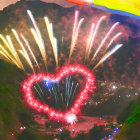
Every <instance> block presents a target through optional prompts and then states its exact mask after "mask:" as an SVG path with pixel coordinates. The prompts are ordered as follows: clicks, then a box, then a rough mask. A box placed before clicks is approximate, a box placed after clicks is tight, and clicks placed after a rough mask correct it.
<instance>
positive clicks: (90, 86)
mask: <svg viewBox="0 0 140 140" xmlns="http://www.w3.org/2000/svg"><path fill="white" fill-rule="evenodd" d="M75 73H78V74H80V75H82V76H83V77H84V78H85V85H84V87H83V89H82V90H81V91H80V92H79V93H78V96H77V97H76V99H75V101H74V104H73V105H72V106H71V107H70V108H69V109H66V110H65V111H64V112H62V111H58V110H55V109H53V108H52V107H50V106H49V105H48V104H45V103H41V102H40V101H39V100H37V99H36V98H35V95H34V93H33V91H32V90H31V89H32V87H33V86H34V85H35V83H37V82H41V81H43V80H46V81H47V80H49V81H54V82H58V81H61V80H62V79H63V78H64V77H65V76H70V75H72V74H75ZM68 82H70V80H67V86H68V85H69V84H68ZM94 84H95V76H94V75H93V74H92V72H91V71H90V70H89V69H87V68H86V67H84V66H81V65H69V66H66V67H62V68H61V70H60V71H59V72H57V74H56V75H55V76H54V75H47V76H46V75H45V74H41V73H39V74H35V73H34V74H32V75H30V77H29V78H28V79H26V80H25V81H24V82H23V84H22V90H23V94H24V98H25V101H26V103H27V104H28V105H29V107H31V108H32V109H34V110H36V111H37V112H44V113H47V114H48V115H49V116H50V117H51V118H53V119H55V120H60V121H65V122H67V123H72V122H73V121H75V119H74V118H75V117H74V116H75V115H77V114H78V113H79V111H80V106H82V105H83V104H84V102H85V101H86V100H87V99H88V97H89V93H91V92H92V91H93V90H94V89H95V85H94ZM39 88H40V87H39ZM67 90H69V88H68V89H67ZM40 91H41V89H40ZM41 92H42V91H41ZM42 94H44V93H42ZM53 94H55V92H54V93H53ZM67 94H68V93H67ZM39 95H41V94H39ZM68 97H69V95H68ZM55 98H57V97H55ZM63 99H64V98H63ZM56 100H57V99H56ZM66 103H67V102H66ZM70 116H71V117H72V116H73V117H74V118H73V117H72V118H73V119H72V118H71V117H70ZM69 117H70V118H69ZM71 119H72V120H71ZM69 120H71V121H69Z"/></svg>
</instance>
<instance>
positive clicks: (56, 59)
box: [44, 17, 58, 66]
mask: <svg viewBox="0 0 140 140" xmlns="http://www.w3.org/2000/svg"><path fill="white" fill-rule="evenodd" d="M44 19H45V23H46V26H47V30H48V34H49V38H50V41H51V44H52V48H53V52H54V57H55V61H56V66H58V50H57V48H58V47H57V40H56V38H55V37H54V35H53V26H52V23H49V20H48V18H47V17H45V18H44Z"/></svg>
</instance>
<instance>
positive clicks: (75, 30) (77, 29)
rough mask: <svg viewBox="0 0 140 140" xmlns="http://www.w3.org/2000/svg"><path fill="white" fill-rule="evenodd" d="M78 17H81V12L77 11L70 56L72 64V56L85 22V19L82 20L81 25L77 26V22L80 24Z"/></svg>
mask: <svg viewBox="0 0 140 140" xmlns="http://www.w3.org/2000/svg"><path fill="white" fill-rule="evenodd" d="M78 15H79V12H78V11H76V12H75V23H74V28H73V35H72V41H71V47H70V54H69V62H70V59H71V55H72V53H73V50H74V47H75V44H76V41H77V38H78V33H79V29H80V27H81V25H82V23H83V21H84V18H81V19H80V21H79V23H78V24H77V22H78Z"/></svg>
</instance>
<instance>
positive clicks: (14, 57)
mask: <svg viewBox="0 0 140 140" xmlns="http://www.w3.org/2000/svg"><path fill="white" fill-rule="evenodd" d="M27 13H28V15H29V17H30V19H31V21H32V23H33V25H34V28H31V33H32V35H33V37H34V39H35V42H36V43H37V45H38V48H39V50H40V52H41V55H42V58H43V61H44V64H45V67H46V69H47V54H46V51H45V45H44V40H43V38H42V35H41V32H40V30H39V28H38V26H37V24H36V22H35V19H34V17H33V15H32V13H31V11H30V10H27ZM78 16H79V12H78V11H76V12H75V22H74V26H73V34H72V40H71V45H70V53H69V58H68V59H69V63H70V60H71V57H72V53H73V51H74V48H75V45H76V42H77V39H78V34H79V29H80V27H81V25H82V23H83V21H84V18H81V19H80V20H79V22H78ZM105 18H106V16H102V17H101V18H100V19H99V21H98V22H97V25H96V26H95V24H94V23H93V24H92V26H91V32H90V34H89V37H88V38H87V44H86V45H85V46H86V51H85V62H86V61H87V60H88V61H91V62H92V63H93V62H94V60H95V59H96V56H97V54H98V53H99V52H100V50H101V48H102V47H103V46H104V44H105V42H106V40H107V39H108V38H109V36H110V34H111V33H112V32H113V30H114V29H115V28H116V26H117V25H118V24H119V23H118V22H117V23H115V24H114V25H113V26H112V27H111V28H110V30H109V31H108V33H107V34H106V35H105V37H104V39H103V40H102V41H101V43H100V45H99V46H98V47H97V50H95V53H94V55H93V56H92V59H91V60H90V58H89V55H90V54H91V50H92V46H93V44H94V40H95V38H96V35H97V33H98V29H99V27H100V24H101V22H102V21H103V20H104V19H105ZM44 20H45V24H46V27H47V31H48V35H49V39H50V42H51V45H52V48H53V53H54V58H55V61H56V66H57V67H58V46H57V40H56V38H55V37H54V33H53V26H52V23H50V22H49V19H48V18H47V17H45V18H44ZM12 32H13V34H14V36H15V38H16V40H17V42H18V43H19V45H20V46H21V50H18V51H19V52H20V54H21V55H22V56H23V58H24V59H25V60H26V62H27V64H28V65H29V67H30V68H31V69H32V71H33V72H35V71H36V69H35V67H34V65H33V62H32V60H31V58H30V57H29V55H28V51H27V50H26V48H25V46H24V45H23V43H22V41H21V39H22V40H23V41H24V43H25V44H26V46H27V48H28V50H29V52H30V54H31V56H32V58H33V60H34V62H35V63H36V65H37V67H38V70H41V68H40V66H39V64H38V60H37V59H36V56H35V54H34V53H33V51H32V48H31V46H30V45H29V42H28V40H27V39H26V38H25V37H24V35H23V34H21V39H20V36H19V35H18V33H17V32H16V30H15V29H12ZM121 34H122V33H121V32H120V33H118V34H116V36H114V37H113V38H111V39H110V42H109V44H108V45H107V46H106V48H105V50H104V53H102V55H103V56H106V53H107V54H108V52H107V50H108V48H109V47H110V46H111V45H112V43H113V42H114V41H115V40H116V39H117V38H118V37H119V36H120V35H121ZM0 38H1V40H2V41H3V42H4V44H5V46H6V47H7V48H8V49H9V51H10V53H9V52H8V51H7V50H6V49H5V46H2V45H1V44H0V48H1V51H0V53H1V54H2V55H3V56H4V57H5V58H6V59H7V60H8V61H9V62H11V63H13V64H15V65H16V66H17V67H18V68H20V69H22V70H25V69H24V66H23V64H22V61H21V59H20V58H19V56H18V53H17V51H16V49H15V47H14V44H13V43H12V41H11V38H10V36H6V39H5V38H4V37H3V35H1V34H0ZM112 54H113V53H112ZM109 56H110V55H109ZM99 61H100V60H99ZM96 68H97V67H96Z"/></svg>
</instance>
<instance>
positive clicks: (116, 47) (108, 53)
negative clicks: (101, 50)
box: [93, 44, 123, 70]
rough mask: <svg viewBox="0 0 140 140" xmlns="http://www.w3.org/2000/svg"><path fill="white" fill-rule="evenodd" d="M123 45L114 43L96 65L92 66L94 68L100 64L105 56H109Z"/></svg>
mask: <svg viewBox="0 0 140 140" xmlns="http://www.w3.org/2000/svg"><path fill="white" fill-rule="evenodd" d="M122 46H123V45H122V44H118V45H116V46H115V47H114V48H113V49H112V50H111V51H109V52H107V53H106V54H105V55H104V56H103V57H102V58H101V60H100V61H99V62H98V63H97V64H96V66H95V67H94V68H93V70H95V69H96V68H97V67H98V66H99V65H101V64H102V63H103V62H104V61H105V60H106V59H107V58H109V57H110V56H111V55H112V54H113V53H115V52H116V51H117V50H118V49H119V48H121V47H122Z"/></svg>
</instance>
